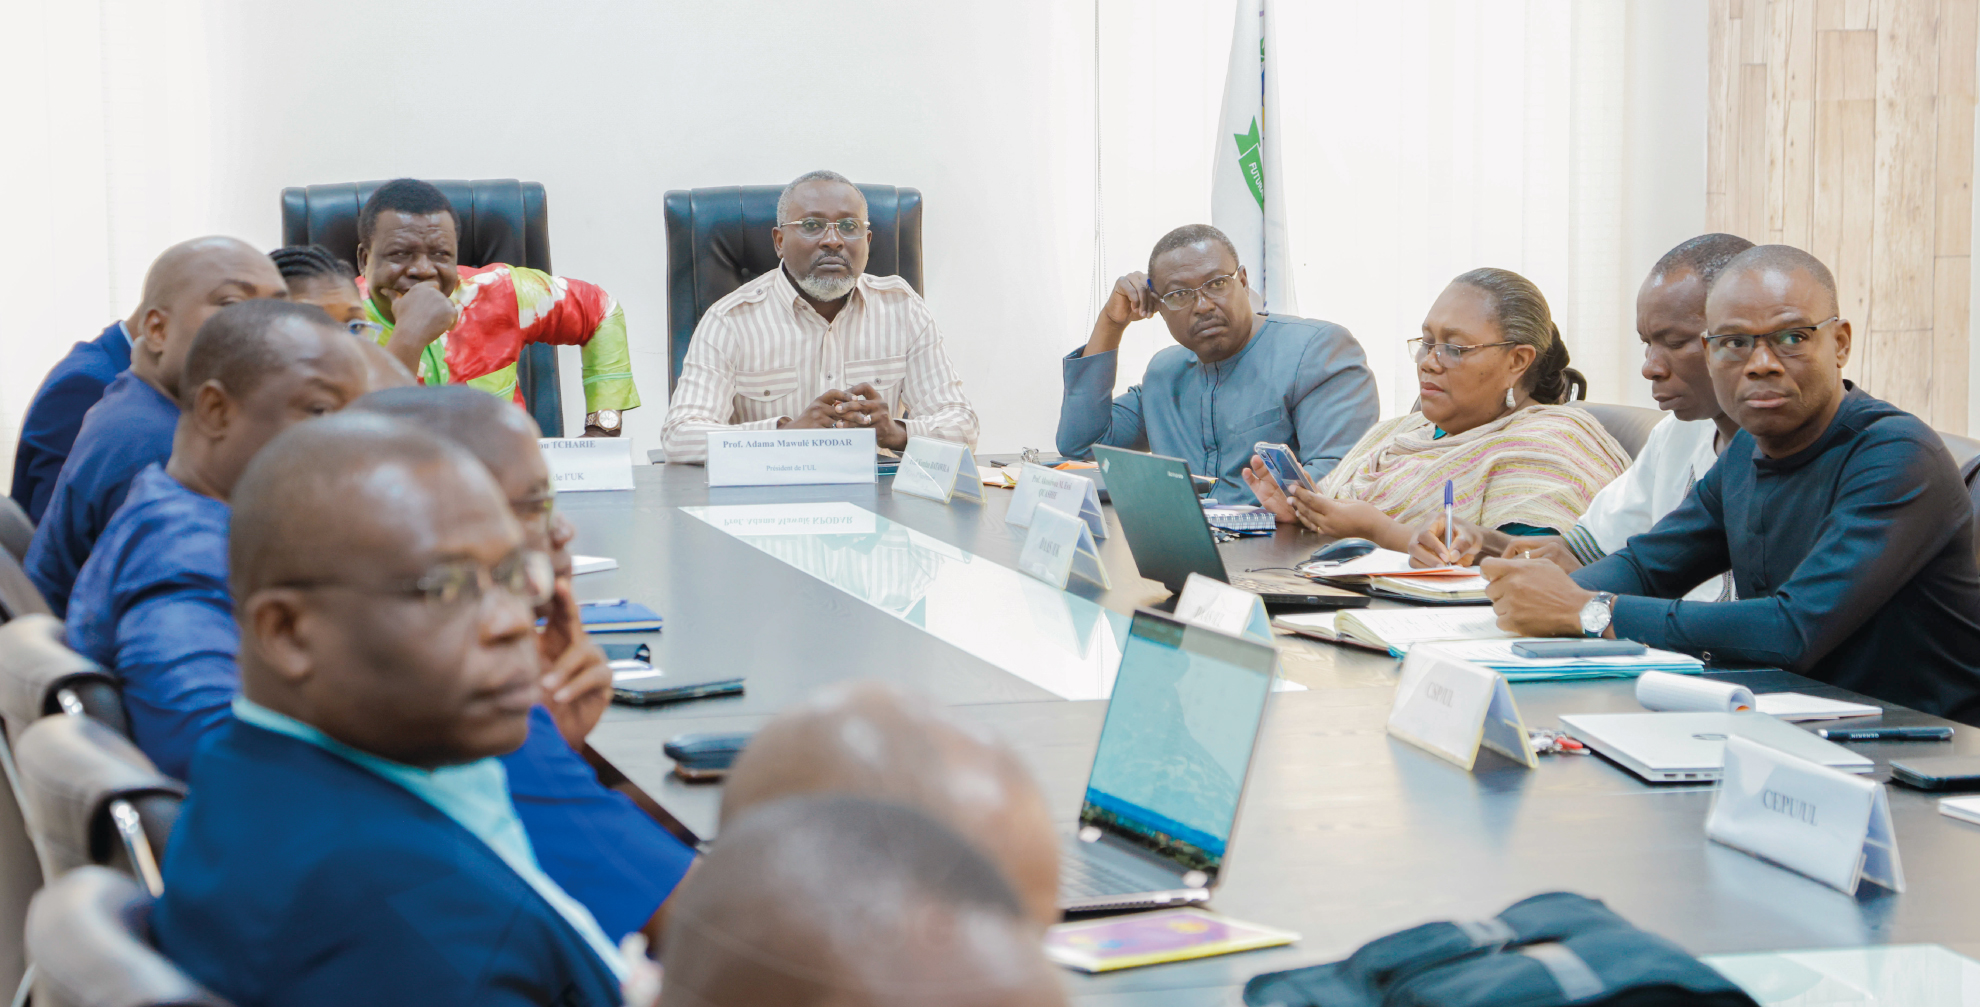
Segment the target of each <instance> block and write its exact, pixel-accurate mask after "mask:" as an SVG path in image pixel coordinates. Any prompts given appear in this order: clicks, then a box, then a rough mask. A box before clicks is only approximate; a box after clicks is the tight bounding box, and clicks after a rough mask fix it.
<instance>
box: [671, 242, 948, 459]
mask: <svg viewBox="0 0 1980 1007" xmlns="http://www.w3.org/2000/svg"><path fill="white" fill-rule="evenodd" d="M863 382H864V383H871V384H872V385H873V387H874V388H875V389H877V390H878V391H879V392H880V395H881V397H882V398H884V399H886V401H887V407H888V409H889V410H890V411H891V413H892V414H893V415H894V416H895V417H896V418H900V417H903V416H905V417H906V418H905V419H901V423H902V425H904V426H906V427H907V431H908V434H909V435H910V436H923V437H936V438H940V439H942V440H945V441H955V442H958V443H962V444H968V445H971V446H972V447H973V446H975V444H976V411H975V410H973V409H971V408H970V407H969V400H968V399H966V398H964V397H963V390H962V381H961V380H960V379H958V378H957V377H956V372H955V368H954V367H952V366H950V364H949V356H948V354H947V353H944V352H943V351H942V334H941V332H940V331H938V330H937V329H936V328H935V316H934V315H932V314H930V313H929V311H928V305H927V303H926V302H924V301H922V299H921V296H920V295H919V294H916V293H915V292H914V288H913V287H910V286H908V282H907V281H906V280H903V279H901V278H900V277H898V276H874V275H872V274H861V275H860V277H859V282H858V284H856V285H855V286H854V287H853V291H852V293H851V294H849V295H847V301H846V305H845V307H843V308H840V309H839V314H838V316H837V317H836V318H834V319H833V320H832V321H831V322H830V323H829V324H828V323H827V322H826V321H825V319H824V317H823V316H821V315H820V314H819V313H818V312H817V311H815V310H813V309H812V307H811V305H810V304H809V303H807V302H806V301H805V299H804V298H803V297H801V296H799V294H798V291H797V288H796V287H794V286H792V285H791V282H790V281H789V280H787V279H785V278H784V271H783V270H782V269H773V270H771V271H770V272H767V273H764V274H763V275H762V276H759V277H757V278H756V279H753V280H751V281H749V282H748V283H745V284H743V285H742V286H740V287H738V288H736V290H735V291H734V292H733V293H731V294H730V295H729V296H727V297H724V298H722V299H721V300H719V301H716V302H715V304H714V305H713V306H711V307H710V308H709V309H708V312H707V313H706V314H704V315H702V316H701V323H700V324H698V325H696V326H695V329H694V341H693V342H692V343H690V344H688V352H687V359H686V360H685V361H683V363H682V365H681V377H680V381H679V382H678V383H677V384H676V385H675V387H674V395H673V401H672V402H671V403H669V405H668V407H667V425H666V427H665V429H664V430H663V431H662V441H663V443H664V444H665V446H666V449H667V460H668V461H670V462H703V461H706V460H707V459H708V434H709V433H710V432H711V431H716V430H772V429H775V428H776V426H777V422H778V421H779V420H781V419H784V418H785V417H791V416H796V415H797V414H799V413H801V412H803V411H804V409H805V407H806V406H809V405H810V404H811V403H812V402H813V401H814V400H816V399H817V398H818V396H820V395H823V394H824V393H825V392H826V391H827V390H830V389H834V388H837V389H847V388H851V387H853V386H854V385H858V384H861V383H863Z"/></svg>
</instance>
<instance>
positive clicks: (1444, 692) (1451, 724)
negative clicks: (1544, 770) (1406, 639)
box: [1389, 643, 1540, 771]
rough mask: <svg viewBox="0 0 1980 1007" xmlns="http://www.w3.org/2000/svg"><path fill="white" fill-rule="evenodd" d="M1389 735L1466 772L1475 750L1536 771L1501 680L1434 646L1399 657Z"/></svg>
mask: <svg viewBox="0 0 1980 1007" xmlns="http://www.w3.org/2000/svg"><path fill="white" fill-rule="evenodd" d="M1389 733H1390V734H1393V735H1395V736H1396V737H1397V738H1400V739H1402V740H1403V741H1407V742H1409V743H1410V744H1412V745H1415V746H1416V747H1418V748H1421V749H1423V750H1424V751H1426V752H1429V753H1430V754H1432V755H1435V756H1437V757H1438V758H1440V759H1444V760H1446V761H1448V762H1450V763H1452V764H1454V765H1456V766H1458V767H1460V768H1462V769H1465V770H1467V771H1469V770H1470V769H1471V768H1472V767H1473V766H1474V765H1476V764H1477V762H1478V749H1479V747H1480V746H1483V747H1485V748H1489V749H1491V750H1492V751H1494V752H1497V753H1499V754H1500V755H1503V756H1505V757H1506V758H1508V759H1511V760H1512V761H1514V762H1517V763H1519V764H1520V765H1522V766H1525V767H1526V768H1528V769H1538V768H1540V763H1539V762H1538V761H1537V760H1536V759H1534V757H1533V746H1532V744H1531V743H1530V742H1529V741H1528V740H1527V735H1526V722H1525V721H1524V720H1522V719H1520V715H1519V707H1518V705H1517V704H1515V703H1514V702H1513V696H1512V687H1511V686H1509V685H1507V684H1506V677H1505V676H1504V675H1501V674H1499V673H1498V672H1496V671H1493V670H1492V669H1490V668H1487V667H1485V666H1484V665H1482V664H1476V663H1474V662H1471V661H1467V660H1464V659H1463V658H1461V657H1458V656H1456V655H1455V654H1449V653H1445V652H1444V650H1443V649H1442V648H1441V647H1439V646H1437V645H1436V644H1430V643H1425V644H1418V645H1417V646H1414V647H1411V648H1410V649H1409V656H1408V657H1405V658H1403V664H1402V678H1401V680H1400V681H1399V682H1398V683H1397V684H1396V702H1395V705H1394V706H1393V707H1391V708H1390V709H1389Z"/></svg>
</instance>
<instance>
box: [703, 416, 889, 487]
mask: <svg viewBox="0 0 1980 1007" xmlns="http://www.w3.org/2000/svg"><path fill="white" fill-rule="evenodd" d="M876 447H877V445H876V444H875V441H874V438H873V431H872V430H871V429H870V428H869V429H861V430H737V431H719V432H715V433H711V434H709V435H708V465H707V469H708V485H710V486H815V485H820V484H841V483H872V482H877V481H878V480H879V464H878V460H877V459H878V453H877V450H876Z"/></svg>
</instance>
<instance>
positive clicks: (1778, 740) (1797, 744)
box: [1561, 713, 1875, 783]
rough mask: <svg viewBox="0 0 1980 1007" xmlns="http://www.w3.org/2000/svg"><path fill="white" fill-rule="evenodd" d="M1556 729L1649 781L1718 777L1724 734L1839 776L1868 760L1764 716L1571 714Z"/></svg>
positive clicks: (1862, 769) (1865, 766) (1863, 767)
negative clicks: (1773, 750)
mask: <svg viewBox="0 0 1980 1007" xmlns="http://www.w3.org/2000/svg"><path fill="white" fill-rule="evenodd" d="M1561 725H1562V726H1564V727H1566V728H1567V733H1568V734H1570V735H1572V736H1573V737H1574V738H1575V740H1577V741H1580V742H1582V743H1583V744H1586V745H1587V746H1588V747H1590V748H1592V749H1594V750H1595V751H1597V752H1600V753H1601V754H1603V755H1605V756H1608V757H1609V759H1610V760H1612V761H1614V762H1617V763H1620V764H1621V765H1622V767H1623V768H1625V769H1627V770H1629V771H1630V772H1632V773H1635V774H1636V775H1638V776H1641V777H1643V778H1644V779H1646V780H1649V781H1650V782H1651V783H1705V782H1710V781H1712V780H1716V779H1718V778H1719V777H1720V776H1722V775H1724V773H1725V768H1726V736H1727V735H1729V734H1737V735H1739V736H1740V737H1742V738H1745V739H1747V740H1748V741H1752V742H1755V743H1758V744H1762V745H1766V746H1767V747H1769V748H1774V749H1778V750H1780V751H1783V752H1786V753H1787V754H1789V755H1793V756H1796V757H1799V758H1803V759H1807V760H1808V761H1810V762H1814V763H1819V764H1821V765H1824V766H1828V767H1829V768H1831V769H1840V770H1842V771H1843V772H1845V773H1867V772H1869V771H1870V770H1871V769H1872V768H1873V767H1874V765H1875V764H1874V763H1872V762H1871V761H1870V760H1869V759H1868V758H1865V757H1864V756H1861V755H1858V754H1856V753H1855V752H1852V751H1850V750H1849V749H1847V748H1844V747H1842V746H1841V745H1838V744H1836V743H1834V742H1832V741H1826V740H1824V739H1821V738H1818V737H1816V736H1815V735H1813V734H1810V733H1808V732H1807V731H1804V730H1802V729H1801V728H1799V727H1796V726H1794V725H1793V724H1790V723H1787V722H1786V721H1783V720H1779V719H1776V718H1774V717H1770V716H1768V715H1767V714H1764V713H1574V714H1568V715H1565V716H1563V717H1561Z"/></svg>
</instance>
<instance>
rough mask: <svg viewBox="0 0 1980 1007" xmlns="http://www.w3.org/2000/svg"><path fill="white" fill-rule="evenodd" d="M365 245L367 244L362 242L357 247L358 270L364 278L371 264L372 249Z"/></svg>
mask: <svg viewBox="0 0 1980 1007" xmlns="http://www.w3.org/2000/svg"><path fill="white" fill-rule="evenodd" d="M365 244H366V243H365V242H362V241H360V242H358V247H357V269H358V275H359V276H363V275H364V272H365V270H366V268H368V267H369V266H370V264H371V249H369V248H366V247H365Z"/></svg>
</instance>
